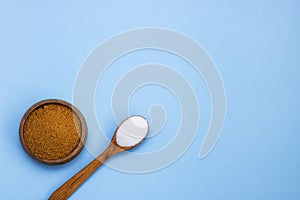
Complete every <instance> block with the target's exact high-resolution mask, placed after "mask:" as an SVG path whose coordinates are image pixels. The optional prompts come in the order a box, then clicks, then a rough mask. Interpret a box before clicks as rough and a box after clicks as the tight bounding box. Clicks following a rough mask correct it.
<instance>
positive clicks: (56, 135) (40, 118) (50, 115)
mask: <svg viewBox="0 0 300 200" xmlns="http://www.w3.org/2000/svg"><path fill="white" fill-rule="evenodd" d="M80 133H81V123H80V119H79V118H78V116H77V115H76V114H75V113H74V112H73V111H72V109H70V108H69V107H66V106H64V105H61V104H55V103H53V104H45V105H42V106H40V107H38V108H36V109H35V110H33V111H32V112H31V113H30V115H29V116H28V117H27V119H26V121H25V123H24V128H23V138H24V144H25V145H26V146H27V148H28V150H29V151H30V153H31V154H32V155H34V156H35V157H37V158H39V159H42V160H57V159H61V158H65V157H66V156H68V155H70V154H71V153H72V152H73V151H74V149H75V148H76V147H77V146H78V144H79V142H80Z"/></svg>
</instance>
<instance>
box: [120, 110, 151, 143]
mask: <svg viewBox="0 0 300 200" xmlns="http://www.w3.org/2000/svg"><path fill="white" fill-rule="evenodd" d="M148 129H149V125H148V122H147V121H146V119H145V118H143V117H141V116H137V115H136V116H132V117H129V118H128V119H126V120H125V121H123V122H122V124H121V125H120V126H119V128H118V130H117V133H116V134H117V136H116V141H117V144H118V145H120V146H122V147H131V146H134V145H136V144H137V143H139V142H140V141H142V140H143V139H144V138H145V137H146V135H147V133H148Z"/></svg>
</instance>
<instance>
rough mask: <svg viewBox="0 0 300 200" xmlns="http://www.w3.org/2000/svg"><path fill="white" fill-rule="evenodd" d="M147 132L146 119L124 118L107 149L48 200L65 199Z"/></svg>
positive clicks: (142, 137)
mask: <svg viewBox="0 0 300 200" xmlns="http://www.w3.org/2000/svg"><path fill="white" fill-rule="evenodd" d="M148 132H149V124H148V122H147V120H146V119H145V118H144V117H142V116H139V115H135V116H131V117H129V118H127V119H125V120H124V121H123V122H122V123H121V125H120V126H119V127H118V128H117V130H116V131H115V133H114V136H113V138H112V140H111V142H110V144H109V146H108V147H107V149H106V150H105V151H104V152H103V153H102V154H101V155H100V156H98V157H97V158H96V159H95V160H93V161H92V162H91V163H90V164H88V165H87V166H86V167H84V168H83V169H82V170H81V171H79V172H78V173H77V174H75V175H74V176H73V177H72V178H70V179H69V180H68V181H67V182H65V183H64V184H63V185H62V186H60V187H59V188H58V189H57V190H55V191H54V192H53V193H52V195H51V196H50V198H49V200H65V199H67V198H68V197H69V196H71V194H72V193H73V192H75V191H76V190H77V189H78V188H79V187H80V186H81V184H82V183H83V182H84V181H85V180H87V179H88V178H89V177H90V176H91V175H92V174H93V173H94V172H95V171H96V169H97V168H98V167H100V166H101V165H102V164H103V163H104V162H105V161H106V160H107V159H109V158H110V157H111V156H113V155H115V154H117V153H120V152H123V151H126V150H129V149H132V148H134V147H136V146H137V145H139V144H140V143H141V142H142V141H143V140H144V138H145V137H146V135H147V134H148Z"/></svg>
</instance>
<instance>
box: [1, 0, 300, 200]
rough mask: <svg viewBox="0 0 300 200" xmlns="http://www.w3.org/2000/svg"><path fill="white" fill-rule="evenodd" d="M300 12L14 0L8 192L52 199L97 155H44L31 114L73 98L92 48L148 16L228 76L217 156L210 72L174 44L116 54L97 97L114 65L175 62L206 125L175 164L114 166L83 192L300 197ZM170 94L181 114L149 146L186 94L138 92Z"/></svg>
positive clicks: (6, 85)
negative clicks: (141, 168) (24, 125)
mask: <svg viewBox="0 0 300 200" xmlns="http://www.w3.org/2000/svg"><path fill="white" fill-rule="evenodd" d="M299 13H300V2H299V1H297V0H286V1H283V0H281V1H278V0H260V1H238V0H227V1H204V0H200V1H196V0H191V1H171V0H169V1H161V0H152V1H148V2H146V1H145V2H141V1H126V2H122V1H106V2H104V1H71V0H70V1H65V0H62V1H51V2H50V1H49V2H43V3H42V2H41V1H30V0H28V1H14V0H12V1H5V0H2V1H1V2H0V28H1V29H0V58H1V60H0V61H1V65H0V69H1V72H0V105H1V107H0V110H1V111H0V152H1V153H0V154H1V164H0V177H1V180H0V199H33V200H34V199H47V198H48V197H49V195H50V194H51V192H53V191H54V190H55V189H56V188H57V187H58V186H59V185H61V184H62V183H63V182H64V181H65V180H67V179H68V178H69V177H70V176H72V175H73V174H74V173H75V172H77V171H78V170H79V169H81V168H82V167H83V166H85V165H86V164H87V163H88V162H89V161H91V160H92V159H93V157H92V156H91V155H90V154H89V152H88V151H87V150H86V149H85V150H84V151H83V152H82V153H81V154H80V155H79V156H78V157H77V158H76V159H75V160H73V161H72V162H70V163H68V164H66V165H63V166H56V167H53V166H46V165H44V164H41V163H38V162H36V161H34V160H33V159H31V158H29V157H28V155H27V154H26V153H25V152H24V151H23V149H22V147H21V145H20V142H19V138H18V126H19V122H20V119H21V117H22V115H23V114H24V112H25V111H26V109H27V108H28V107H29V106H30V105H32V104H33V103H35V102H37V101H39V100H42V99H47V98H60V99H64V100H67V101H71V100H72V91H73V86H74V82H75V80H76V75H77V73H78V71H79V68H80V65H81V63H82V62H83V61H84V60H85V58H86V57H87V56H88V55H89V52H90V51H91V50H92V49H93V48H94V47H95V46H96V45H98V44H99V43H101V42H102V41H103V40H105V39H106V38H108V37H110V36H112V35H115V34H117V33H119V32H123V31H126V30H130V29H133V28H139V27H145V26H146V27H149V26H150V27H162V28H168V29H173V30H177V31H179V32H181V33H183V34H186V35H188V36H190V37H192V38H193V39H194V40H196V41H197V42H198V43H199V44H201V45H202V46H203V47H204V48H205V49H206V50H207V51H208V53H209V54H210V56H211V57H212V59H213V60H214V61H215V63H216V65H217V66H218V69H219V71H220V73H221V75H222V77H223V81H224V85H225V87H226V94H227V118H226V122H225V126H224V130H223V133H222V136H221V138H220V140H219V142H218V143H217V145H216V147H215V148H214V150H213V151H212V152H211V153H210V154H209V156H208V157H207V158H205V159H204V160H199V159H198V156H197V155H198V153H199V147H200V145H201V143H202V141H203V137H204V135H205V132H206V130H207V127H208V123H209V117H210V109H209V108H210V104H209V103H210V101H209V95H208V93H207V90H206V88H205V85H204V83H203V80H202V79H201V77H199V76H197V75H196V74H195V73H194V71H193V69H192V67H182V66H183V65H184V63H181V61H178V62H177V60H179V58H176V57H174V56H169V55H162V53H161V52H152V51H145V52H142V53H141V52H139V53H137V54H135V55H129V57H128V58H124V59H123V60H121V61H120V62H121V63H119V66H120V65H124V66H127V67H128V68H126V67H125V68H122V70H123V71H122V70H121V68H120V67H118V66H116V65H115V66H112V68H110V70H109V71H108V72H107V73H106V74H105V76H104V77H103V79H102V82H103V81H104V83H107V85H106V86H105V87H103V85H102V86H101V84H100V85H99V87H98V88H97V94H96V98H98V99H99V98H104V99H105V94H106V93H108V92H109V91H110V88H112V87H113V84H114V81H108V80H113V79H114V78H115V76H114V74H118V73H119V74H120V75H121V74H122V73H123V72H124V73H125V72H126V70H124V69H129V68H130V67H133V66H134V65H135V64H139V63H147V62H149V61H153V62H158V63H159V62H163V63H164V62H167V63H169V64H170V65H171V66H172V67H173V68H174V69H176V70H177V71H179V72H180V73H181V74H182V75H183V76H186V77H187V79H188V80H189V81H190V84H191V85H192V86H193V89H194V90H195V92H196V96H197V98H198V101H199V105H200V109H201V122H200V128H199V131H198V135H197V137H196V138H195V141H194V142H193V144H192V146H191V147H190V148H189V149H188V150H187V151H186V153H185V154H184V155H183V156H182V157H181V158H180V159H179V160H178V161H177V162H175V163H174V164H172V165H171V166H168V167H166V168H164V169H162V170H160V171H157V172H153V173H148V174H127V173H122V172H118V171H115V170H112V169H110V168H108V167H103V168H101V169H99V170H98V171H97V172H96V173H95V174H94V175H93V176H92V177H91V178H90V179H89V180H88V181H87V182H86V183H85V184H84V185H83V186H82V187H81V188H80V189H79V190H78V191H77V192H76V193H74V195H73V196H72V197H71V199H92V200H93V199H99V198H102V199H121V198H123V199H129V198H130V199H132V200H133V199H149V200H150V199H207V200H214V199H230V200H231V199H300V190H299V186H300V132H299V130H300V123H299V119H300V104H299V102H300V94H299V91H300V80H299V76H300V66H299V55H300V37H299V35H300V15H299ZM137 61H139V62H137ZM185 65H186V63H185ZM119 70H121V71H119ZM110 78H112V79H110ZM115 79H116V78H115ZM105 80H107V81H106V82H105ZM158 95H163V97H164V98H157V96H158ZM149 99H150V100H149ZM146 100H147V101H146ZM160 100H162V101H163V102H162V104H165V103H167V108H166V109H167V110H169V112H170V110H171V111H172V110H174V113H175V114H174V115H171V114H170V115H168V122H167V124H166V127H165V129H164V130H162V132H161V133H160V134H159V137H161V138H162V139H161V140H158V142H156V143H155V144H154V143H152V144H151V142H150V141H151V139H150V140H149V141H147V143H145V145H143V146H141V147H139V148H138V149H137V151H148V150H155V149H156V148H159V147H160V146H163V145H164V144H165V143H167V142H168V139H169V138H172V137H173V136H174V135H172V134H175V133H173V132H172V131H174V130H176V127H175V128H174V126H170V124H172V123H171V122H172V121H175V122H176V120H178V117H179V116H178V115H177V114H178V113H177V111H176V108H177V109H178V105H177V102H176V101H175V100H174V96H172V94H169V93H168V92H167V91H165V90H164V89H162V88H155V87H151V86H149V87H147V88H146V87H145V88H144V90H143V91H140V92H139V93H136V94H135V95H134V96H133V98H132V101H131V104H130V109H131V111H132V112H140V113H141V114H143V115H147V109H148V108H149V105H151V104H152V103H158V101H160ZM143 101H144V102H145V103H144V104H143ZM108 102H109V101H108V100H107V99H106V100H105V101H104V105H96V113H97V117H98V120H99V122H101V123H102V125H103V127H104V128H103V129H104V131H105V132H106V134H107V135H108V137H111V134H112V132H113V130H114V129H115V128H116V126H117V125H116V124H114V123H113V119H112V117H111V113H110V112H111V111H110V110H109V107H106V106H105V104H106V103H108ZM107 105H109V104H107ZM102 108H103V109H104V108H106V110H105V109H104V110H103V111H102V110H101V109H102ZM176 113H177V114H176ZM106 114H107V115H106ZM105 116H107V117H105ZM112 124H113V126H112ZM174 124H175V123H174Z"/></svg>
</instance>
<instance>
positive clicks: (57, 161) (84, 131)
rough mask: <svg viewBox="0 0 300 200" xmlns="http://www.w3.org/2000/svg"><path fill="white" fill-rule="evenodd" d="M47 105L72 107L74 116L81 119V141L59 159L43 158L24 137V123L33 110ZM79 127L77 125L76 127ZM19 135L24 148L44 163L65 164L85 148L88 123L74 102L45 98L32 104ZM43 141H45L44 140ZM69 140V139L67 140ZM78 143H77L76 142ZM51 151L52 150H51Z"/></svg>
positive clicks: (25, 115)
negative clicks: (30, 146)
mask: <svg viewBox="0 0 300 200" xmlns="http://www.w3.org/2000/svg"><path fill="white" fill-rule="evenodd" d="M45 105H59V106H64V107H66V108H68V109H70V110H71V111H72V113H73V115H74V116H77V119H79V120H78V121H79V122H80V123H79V124H80V131H79V132H80V134H79V138H80V139H79V143H78V144H77V146H76V147H75V148H74V149H73V150H72V151H71V153H69V154H68V155H66V156H64V157H62V158H58V159H45V158H41V156H37V154H36V153H34V152H33V151H31V150H30V148H29V146H28V144H27V143H26V141H25V139H24V125H25V123H26V120H28V117H29V116H30V115H31V114H32V112H33V111H36V110H37V109H39V108H41V107H43V108H44V106H45ZM76 128H77V127H76ZM19 135H20V140H21V144H22V146H23V148H24V150H25V151H26V152H27V153H28V154H29V155H30V156H31V157H33V158H34V159H36V160H38V161H41V162H43V163H46V164H49V165H58V164H64V163H67V162H69V161H71V160H72V159H74V158H75V157H76V156H77V155H78V154H79V153H80V152H81V150H82V149H83V147H84V144H85V142H86V138H87V125H86V121H85V119H84V117H83V115H82V114H81V112H80V111H79V110H78V109H77V108H76V107H75V106H73V105H72V104H70V103H68V102H66V101H63V100H59V99H47V100H43V101H40V102H38V103H36V104H34V105H33V106H31V107H30V108H29V109H28V110H27V111H26V113H25V114H24V116H23V118H22V120H21V123H20V128H19ZM42 142H43V141H42ZM66 142H67V141H66ZM75 145H76V144H75ZM50 153H51V152H50Z"/></svg>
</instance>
